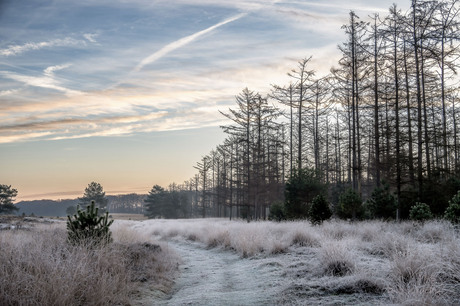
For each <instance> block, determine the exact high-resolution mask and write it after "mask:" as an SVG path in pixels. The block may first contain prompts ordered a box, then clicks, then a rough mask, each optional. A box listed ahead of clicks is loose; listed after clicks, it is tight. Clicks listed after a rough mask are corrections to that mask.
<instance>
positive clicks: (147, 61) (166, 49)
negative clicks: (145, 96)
mask: <svg viewBox="0 0 460 306" xmlns="http://www.w3.org/2000/svg"><path fill="white" fill-rule="evenodd" d="M246 14H247V13H241V14H238V15H236V16H233V17H231V18H228V19H225V20H224V21H222V22H219V23H217V24H215V25H213V26H210V27H209V28H207V29H204V30H202V31H199V32H196V33H194V34H192V35H189V36H186V37H183V38H181V39H178V40H176V41H174V42H172V43H170V44H168V45H166V46H164V47H163V48H161V49H160V50H158V51H157V52H155V53H153V54H151V55H150V56H148V57H146V58H144V59H143V60H142V61H141V62H140V63H139V64H138V65H137V66H136V67H135V68H134V70H133V71H134V72H138V71H140V70H141V69H142V68H144V66H146V65H149V64H151V63H153V62H155V61H157V60H158V59H160V58H162V57H163V56H165V55H167V54H168V53H170V52H172V51H174V50H176V49H179V48H181V47H184V46H185V45H187V44H189V43H191V42H193V41H194V40H196V39H197V38H199V37H201V36H203V35H205V34H207V33H210V32H212V31H214V30H215V29H217V28H219V27H221V26H223V25H225V24H228V23H230V22H233V21H236V20H238V19H240V18H242V17H244V16H245V15H246Z"/></svg>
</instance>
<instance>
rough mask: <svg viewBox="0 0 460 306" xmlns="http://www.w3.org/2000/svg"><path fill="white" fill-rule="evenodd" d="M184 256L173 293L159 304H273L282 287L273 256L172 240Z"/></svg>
mask: <svg viewBox="0 0 460 306" xmlns="http://www.w3.org/2000/svg"><path fill="white" fill-rule="evenodd" d="M168 244H169V246H170V247H171V248H173V249H174V250H175V251H176V252H177V254H178V255H179V256H180V257H181V258H182V261H183V264H182V265H181V266H180V272H181V274H180V277H179V278H178V279H177V280H176V284H175V287H174V289H173V294H172V296H170V297H169V299H167V300H162V301H158V300H157V301H155V303H153V304H155V305H271V304H274V303H275V299H276V296H277V294H279V293H280V292H281V290H282V287H283V286H282V276H281V273H282V268H281V265H280V264H279V263H278V262H277V261H276V259H274V258H273V257H269V258H259V259H245V258H241V257H239V256H238V255H237V254H235V253H232V252H229V251H223V250H220V249H205V248H203V246H202V245H200V244H197V243H190V242H175V241H174V242H169V243H168Z"/></svg>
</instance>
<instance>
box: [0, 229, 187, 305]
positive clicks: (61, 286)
mask: <svg viewBox="0 0 460 306" xmlns="http://www.w3.org/2000/svg"><path fill="white" fill-rule="evenodd" d="M112 233H113V238H114V243H112V244H110V245H109V246H93V247H86V246H74V245H70V244H68V243H67V241H66V230H65V222H60V221H55V222H50V223H48V224H41V223H37V224H34V225H33V227H31V226H29V227H27V228H24V229H14V230H3V231H0V275H1V277H0V305H130V304H132V303H133V302H135V301H136V300H137V299H139V298H140V296H142V295H144V294H145V293H146V291H149V294H150V295H152V292H154V294H155V295H158V296H161V295H166V294H168V292H169V290H170V288H171V286H172V284H173V278H174V275H175V273H176V272H177V265H178V260H179V259H178V258H177V257H176V256H175V255H174V252H172V251H171V250H170V249H169V248H168V247H167V246H166V245H164V244H162V243H157V242H155V241H154V240H152V239H151V237H147V236H146V235H142V234H141V233H137V232H134V231H133V230H131V229H130V228H129V226H127V225H126V224H124V223H123V222H122V221H119V222H117V221H116V222H115V223H114V224H113V225H112Z"/></svg>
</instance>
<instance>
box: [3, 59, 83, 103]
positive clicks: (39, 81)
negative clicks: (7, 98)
mask: <svg viewBox="0 0 460 306" xmlns="http://www.w3.org/2000/svg"><path fill="white" fill-rule="evenodd" d="M69 66H70V65H61V66H50V67H48V68H46V69H45V70H44V71H43V76H31V75H22V74H18V73H13V72H9V71H0V76H2V77H4V78H7V79H10V80H14V81H17V82H20V83H23V84H26V85H29V86H34V87H41V88H47V89H54V90H57V91H60V92H63V93H65V94H66V95H68V96H71V95H79V94H81V93H82V92H80V91H78V90H73V89H69V88H66V87H64V86H62V85H61V82H60V81H58V80H57V79H56V78H55V77H54V72H55V71H57V70H60V69H64V68H66V67H69Z"/></svg>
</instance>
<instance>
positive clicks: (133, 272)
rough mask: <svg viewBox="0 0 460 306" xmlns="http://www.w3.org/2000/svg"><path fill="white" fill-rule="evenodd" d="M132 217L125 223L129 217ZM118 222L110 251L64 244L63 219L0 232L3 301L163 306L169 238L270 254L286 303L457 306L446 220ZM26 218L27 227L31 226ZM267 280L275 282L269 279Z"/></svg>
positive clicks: (455, 249)
mask: <svg viewBox="0 0 460 306" xmlns="http://www.w3.org/2000/svg"><path fill="white" fill-rule="evenodd" d="M126 218H127V219H128V220H126ZM130 218H131V217H130V216H126V215H125V216H120V219H124V220H120V219H119V218H117V220H116V221H115V223H114V224H113V225H112V227H111V229H112V232H113V237H114V243H113V244H111V245H110V246H109V247H99V248H91V249H88V248H83V247H78V246H71V245H69V244H67V243H66V231H65V222H62V221H61V222H60V221H55V222H52V221H47V222H46V223H38V224H36V225H33V226H28V227H20V228H19V229H17V228H16V229H14V230H2V231H0V275H1V278H0V305H31V304H34V305H85V304H91V305H121V304H123V305H130V304H136V301H139V300H142V299H143V297H145V296H146V295H148V296H149V297H150V298H151V299H152V301H154V300H155V299H156V298H158V299H159V300H162V299H163V300H164V299H165V298H167V296H168V294H169V293H170V291H169V290H170V289H171V287H172V285H173V283H174V279H175V277H177V274H176V273H177V271H178V263H179V262H180V259H179V258H178V257H177V256H176V255H175V253H174V252H173V250H171V249H170V248H169V247H168V241H171V240H177V241H179V242H181V243H187V242H191V241H192V242H193V243H194V244H196V245H197V246H201V247H202V248H204V249H206V248H219V249H220V250H221V251H222V252H232V253H236V254H239V256H240V257H241V258H250V259H253V260H257V259H258V258H264V259H266V258H270V266H273V267H274V269H275V268H276V269H280V273H279V277H280V278H281V282H280V281H279V280H276V283H281V284H282V285H281V287H282V288H281V292H282V294H279V295H278V296H277V298H278V300H277V301H274V303H276V304H284V305H456V304H457V305H458V301H459V300H460V235H459V231H458V229H455V228H454V227H453V226H452V225H451V224H450V223H447V222H444V221H430V222H426V223H411V222H402V223H391V222H380V221H369V222H356V223H348V222H345V221H328V222H325V223H323V224H322V225H319V226H313V225H311V224H310V223H309V222H302V221H297V222H281V223H276V222H251V223H247V222H245V221H228V220H223V219H205V220H203V219H195V220H144V221H135V220H133V219H132V218H131V220H129V219H130ZM27 222H30V221H27ZM267 281H270V280H267Z"/></svg>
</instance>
